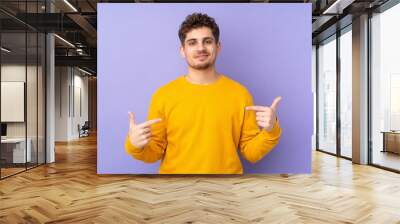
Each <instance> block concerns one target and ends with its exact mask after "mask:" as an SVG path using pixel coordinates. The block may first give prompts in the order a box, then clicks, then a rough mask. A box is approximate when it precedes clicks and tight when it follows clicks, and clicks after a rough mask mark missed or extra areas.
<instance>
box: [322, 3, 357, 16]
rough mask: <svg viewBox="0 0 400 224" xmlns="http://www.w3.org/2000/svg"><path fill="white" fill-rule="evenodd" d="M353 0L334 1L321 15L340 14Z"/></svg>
mask: <svg viewBox="0 0 400 224" xmlns="http://www.w3.org/2000/svg"><path fill="white" fill-rule="evenodd" d="M354 1H355V0H336V1H335V2H334V3H333V4H332V5H330V6H329V7H328V8H327V9H325V10H324V12H323V13H322V14H341V13H343V10H344V9H345V8H347V6H349V5H351V3H353V2H354Z"/></svg>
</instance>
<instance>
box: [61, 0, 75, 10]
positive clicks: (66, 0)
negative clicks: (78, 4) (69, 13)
mask: <svg viewBox="0 0 400 224" xmlns="http://www.w3.org/2000/svg"><path fill="white" fill-rule="evenodd" d="M64 2H65V4H67V5H68V6H69V7H70V8H71V9H72V10H74V12H78V10H77V9H76V8H75V7H74V6H73V5H72V4H71V3H69V1H68V0H64Z"/></svg>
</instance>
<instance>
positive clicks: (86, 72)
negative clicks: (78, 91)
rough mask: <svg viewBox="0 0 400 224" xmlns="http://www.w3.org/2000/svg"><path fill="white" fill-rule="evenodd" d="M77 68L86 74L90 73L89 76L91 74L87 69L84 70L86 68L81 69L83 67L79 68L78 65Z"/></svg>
mask: <svg viewBox="0 0 400 224" xmlns="http://www.w3.org/2000/svg"><path fill="white" fill-rule="evenodd" d="M78 70H79V71H81V72H83V73H85V74H87V75H90V76H91V75H92V73H90V72H88V71H86V70H83V69H81V68H79V67H78Z"/></svg>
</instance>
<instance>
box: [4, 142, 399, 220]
mask: <svg viewBox="0 0 400 224" xmlns="http://www.w3.org/2000/svg"><path fill="white" fill-rule="evenodd" d="M96 150H97V149H96V138H95V136H91V137H88V138H82V139H81V140H79V141H73V142H69V143H57V144H56V163H54V164H49V165H44V166H41V167H38V168H35V169H32V170H29V171H27V172H25V173H21V174H18V175H15V176H12V177H9V178H7V179H4V180H2V181H0V202H1V203H0V223H374V224H375V223H400V212H399V211H400V200H399V199H400V175H399V174H396V173H392V172H388V171H384V170H381V169H378V168H375V167H370V166H361V165H355V164H352V163H351V162H350V161H348V160H344V159H339V158H336V157H333V156H330V155H327V154H324V153H321V152H313V173H312V174H309V175H244V176H229V175H216V176H210V175H207V176H198V175H179V176H173V175H164V176H161V175H97V174H96Z"/></svg>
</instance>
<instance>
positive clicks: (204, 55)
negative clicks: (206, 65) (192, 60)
mask: <svg viewBox="0 0 400 224" xmlns="http://www.w3.org/2000/svg"><path fill="white" fill-rule="evenodd" d="M207 57H208V54H202V55H198V56H197V57H196V58H197V59H206V58H207Z"/></svg>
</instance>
